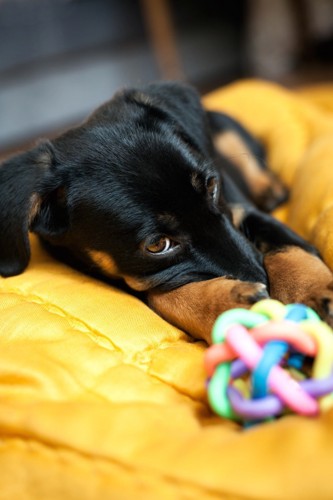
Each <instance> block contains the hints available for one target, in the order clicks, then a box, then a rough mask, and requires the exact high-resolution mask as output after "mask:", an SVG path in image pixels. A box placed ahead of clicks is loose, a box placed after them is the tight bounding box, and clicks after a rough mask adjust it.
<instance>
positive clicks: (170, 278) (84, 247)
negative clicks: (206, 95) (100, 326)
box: [0, 84, 266, 290]
mask: <svg viewBox="0 0 333 500" xmlns="http://www.w3.org/2000/svg"><path fill="white" fill-rule="evenodd" d="M211 147H212V146H211V141H210V137H209V131H208V127H207V124H206V118H205V113H204V111H203V109H202V108H201V105H200V100H199V98H198V96H197V94H196V92H195V91H193V89H191V88H190V87H187V86H183V85H178V84H155V85H151V86H148V87H146V88H145V90H127V91H124V92H122V93H119V94H117V95H116V96H115V97H114V98H113V99H112V100H111V101H110V102H108V103H107V104H105V105H104V106H102V107H101V108H99V109H98V110H97V111H96V112H95V113H94V114H93V115H92V116H91V117H90V118H89V119H88V121H87V122H85V123H84V124H83V125H81V126H79V127H77V128H75V129H72V130H70V131H68V132H66V133H65V134H63V135H61V136H60V137H58V138H57V139H55V140H53V141H51V142H50V141H45V142H43V143H40V144H39V145H38V146H36V147H35V148H34V149H33V150H31V151H28V152H26V153H23V154H21V155H19V156H16V157H14V158H12V159H9V160H7V161H6V162H5V163H4V164H3V165H2V166H1V167H0V230H1V232H0V274H1V275H3V276H11V275H14V274H18V273H20V272H22V271H23V270H24V268H25V267H26V266H27V264H28V261H29V257H30V249H29V238H28V232H29V230H30V231H32V232H35V233H37V234H39V235H40V236H41V237H42V238H43V239H45V240H46V241H47V242H49V243H50V244H51V245H52V246H58V247H62V248H66V249H68V250H69V251H70V253H71V254H72V255H73V256H75V258H77V259H78V260H79V261H81V262H84V263H85V265H87V266H88V267H89V266H90V268H96V269H97V270H99V271H100V272H102V273H103V274H105V275H107V276H117V277H121V278H123V279H124V280H125V281H126V282H127V283H128V284H129V286H131V287H132V288H134V289H136V290H147V289H151V288H156V287H159V288H160V289H164V290H166V289H172V288H175V287H177V286H179V285H182V284H185V283H188V282H190V281H195V280H202V279H209V278H213V277H217V276H230V277H233V278H237V279H243V280H250V281H261V282H265V281H266V276H265V273H264V271H263V269H262V266H261V262H260V257H259V255H258V253H257V252H256V250H255V249H254V248H253V247H252V246H251V245H250V244H249V243H248V242H247V241H246V239H245V238H244V237H243V236H242V235H241V234H240V232H239V231H238V230H236V229H235V228H234V226H233V224H232V222H231V216H230V212H229V209H228V206H227V204H226V203H225V201H224V198H223V189H222V183H223V179H221V178H220V173H219V172H218V171H217V170H216V169H215V168H214V164H213V161H212V155H211Z"/></svg>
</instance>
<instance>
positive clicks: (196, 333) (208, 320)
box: [148, 278, 267, 344]
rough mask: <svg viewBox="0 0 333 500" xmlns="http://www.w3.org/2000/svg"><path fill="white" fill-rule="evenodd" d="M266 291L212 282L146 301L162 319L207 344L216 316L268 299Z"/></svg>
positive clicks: (218, 280)
mask: <svg viewBox="0 0 333 500" xmlns="http://www.w3.org/2000/svg"><path fill="white" fill-rule="evenodd" d="M265 290H266V288H265V286H264V285H262V284H261V283H248V282H242V281H238V280H229V279H226V278H215V279H212V280H208V281H200V282H197V283H189V284H187V285H184V286H182V287H179V288H177V289H176V290H172V291H170V292H150V293H149V294H148V301H149V305H150V306H151V307H152V309H154V310H155V311H156V312H157V313H158V314H160V316H162V317H163V318H164V319H166V320H167V321H169V322H170V323H172V324H173V325H175V326H177V327H178V328H181V329H182V330H184V331H186V332H187V333H189V334H190V335H192V336H193V337H195V338H199V339H204V340H206V342H208V343H209V344H210V343H211V330H212V327H213V324H214V322H215V320H216V318H217V317H218V316H219V314H221V313H222V312H224V311H227V310H228V309H231V308H233V307H250V306H251V304H253V303H254V302H256V301H257V300H259V299H260V298H264V296H267V295H266V292H265Z"/></svg>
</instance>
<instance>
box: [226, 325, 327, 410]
mask: <svg viewBox="0 0 333 500" xmlns="http://www.w3.org/2000/svg"><path fill="white" fill-rule="evenodd" d="M226 340H227V342H228V343H229V344H230V346H231V348H232V350H233V351H234V352H236V353H237V354H238V355H239V357H240V358H241V359H242V360H243V361H244V363H245V364H246V365H247V366H248V368H250V369H252V370H253V369H254V368H255V367H256V365H257V364H258V362H259V361H260V359H261V357H262V354H263V352H262V349H261V348H260V347H259V346H258V345H257V344H256V342H255V341H254V339H253V338H252V337H251V335H250V334H249V333H248V331H247V330H246V328H244V327H243V326H241V325H234V326H231V327H230V328H229V329H228V331H227V334H226ZM268 385H269V387H270V389H271V390H272V392H274V393H275V394H277V396H279V397H280V398H281V400H282V401H284V403H286V404H287V405H288V406H289V407H290V408H291V409H292V410H293V411H295V412H297V413H300V414H302V415H309V416H312V415H317V414H318V411H319V405H318V403H317V401H316V400H314V399H313V398H312V397H311V396H309V395H308V394H307V393H306V392H304V391H303V390H302V388H301V387H300V385H299V384H298V383H297V382H296V381H295V380H293V379H292V378H291V377H290V375H289V374H288V373H287V372H285V371H284V370H283V369H282V368H281V367H280V366H275V367H273V368H272V370H271V372H270V375H269V377H268Z"/></svg>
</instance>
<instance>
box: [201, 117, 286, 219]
mask: <svg viewBox="0 0 333 500" xmlns="http://www.w3.org/2000/svg"><path fill="white" fill-rule="evenodd" d="M207 116H208V120H209V124H210V127H211V133H212V138H213V143H214V146H215V149H216V151H217V152H218V153H219V154H220V155H221V157H222V161H221V162H220V163H219V162H217V164H218V166H220V168H221V169H222V170H223V171H224V172H226V173H227V174H229V175H230V177H231V178H232V179H233V181H234V182H235V183H236V184H237V185H238V187H239V188H240V189H241V190H242V191H243V194H245V195H246V196H247V197H248V198H249V199H251V200H252V202H254V203H255V205H256V206H257V207H259V208H260V209H261V210H264V211H267V212H269V211H271V210H273V208H275V207H276V206H277V205H279V204H280V203H282V202H283V201H285V200H286V198H287V190H286V188H285V187H284V186H283V184H282V182H281V181H280V180H279V179H278V178H277V177H276V176H275V175H274V174H273V173H272V172H271V171H270V170H268V169H267V167H266V160H265V152H264V149H263V148H262V146H261V145H260V144H259V142H258V141H256V140H255V139H254V137H252V136H251V134H250V133H249V132H248V131H247V130H246V129H245V128H244V127H242V125H240V123H238V122H237V121H236V120H234V119H233V118H231V117H230V116H228V115H225V114H223V113H214V112H208V113H207ZM229 163H230V164H229Z"/></svg>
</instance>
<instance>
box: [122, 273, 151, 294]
mask: <svg viewBox="0 0 333 500" xmlns="http://www.w3.org/2000/svg"><path fill="white" fill-rule="evenodd" d="M123 279H124V280H125V283H126V284H127V285H128V286H129V287H130V288H133V290H137V291H138V292H144V291H145V290H148V289H149V288H150V283H149V281H148V280H145V279H140V278H136V277H135V276H128V275H124V276H123Z"/></svg>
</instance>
